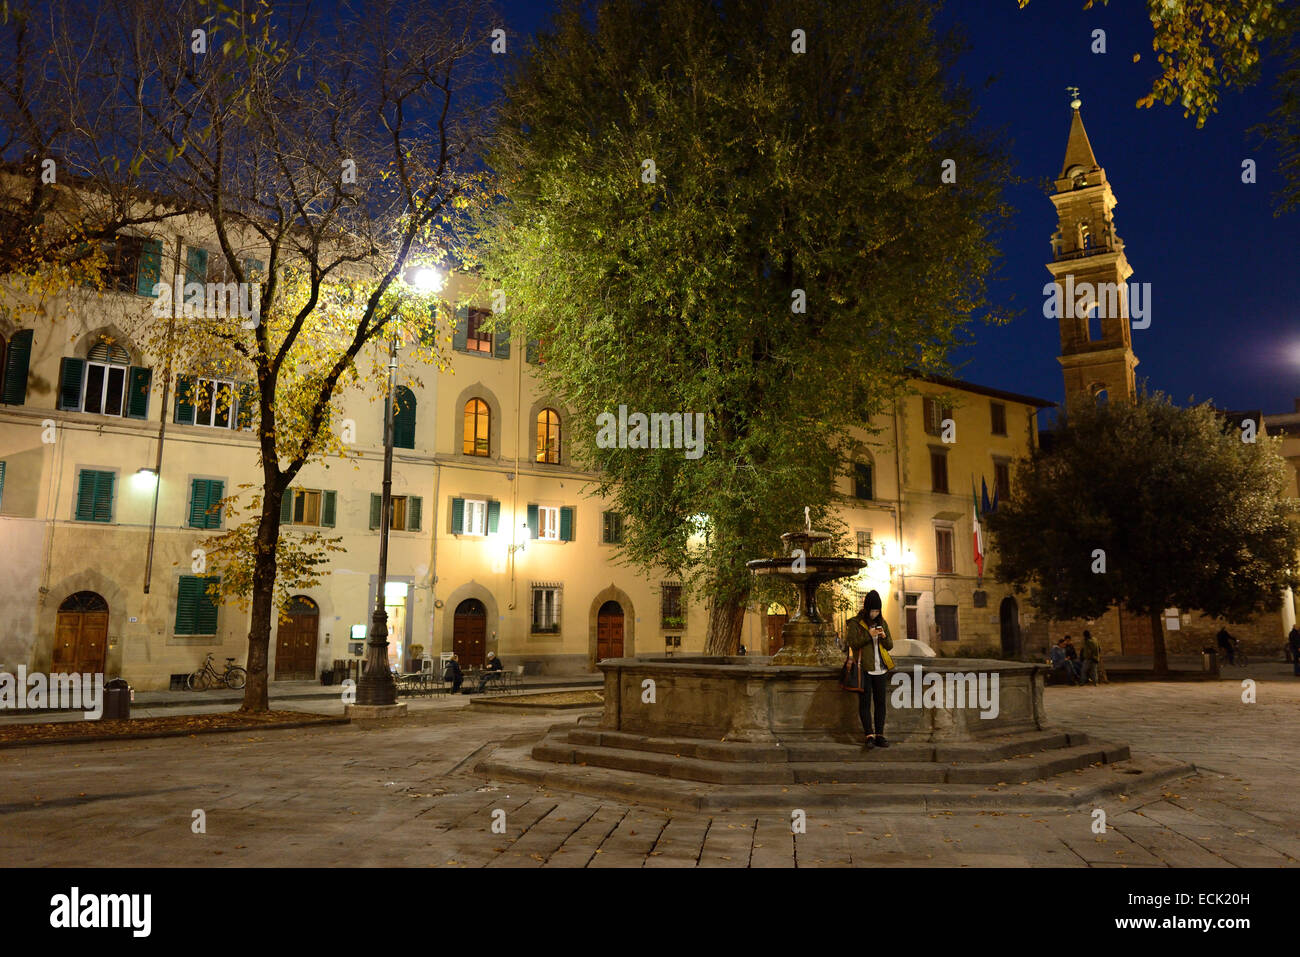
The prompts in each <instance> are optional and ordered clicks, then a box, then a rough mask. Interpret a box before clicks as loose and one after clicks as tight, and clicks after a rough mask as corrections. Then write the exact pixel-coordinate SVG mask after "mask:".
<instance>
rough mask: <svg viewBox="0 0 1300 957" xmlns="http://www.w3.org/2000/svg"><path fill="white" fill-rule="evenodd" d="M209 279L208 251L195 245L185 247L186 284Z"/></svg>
mask: <svg viewBox="0 0 1300 957" xmlns="http://www.w3.org/2000/svg"><path fill="white" fill-rule="evenodd" d="M207 281H208V251H207V250H206V249H199V248H197V247H195V246H188V247H186V249H185V284H186V285H187V286H188V285H189V284H190V283H192V282H197V283H200V284H203V283H206V282H207Z"/></svg>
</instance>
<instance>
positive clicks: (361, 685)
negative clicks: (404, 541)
mask: <svg viewBox="0 0 1300 957" xmlns="http://www.w3.org/2000/svg"><path fill="white" fill-rule="evenodd" d="M396 391H397V335H396V334H394V335H393V337H392V340H391V345H390V347H389V352H388V403H387V408H386V409H385V411H384V485H383V496H382V503H381V506H380V510H379V511H380V516H381V519H380V522H379V581H378V582H377V583H376V585H375V613H374V615H373V616H372V618H371V626H370V639H369V640H368V641H367V642H366V658H365V663H364V664H363V665H362V667H361V679H360V680H359V681H358V682H357V704H359V705H381V706H382V705H394V704H397V684H396V683H395V682H394V681H393V673H392V672H391V671H390V670H389V669H388V611H387V610H386V609H385V607H384V598H385V594H384V593H385V587H384V586H385V585H387V584H388V526H389V523H390V514H391V512H392V508H393V394H394V393H395V392H396Z"/></svg>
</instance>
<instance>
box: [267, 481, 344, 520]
mask: <svg viewBox="0 0 1300 957" xmlns="http://www.w3.org/2000/svg"><path fill="white" fill-rule="evenodd" d="M336 509H337V502H336V495H335V493H334V492H332V491H324V490H322V489H314V488H289V489H285V491H284V498H282V499H281V500H280V524H281V525H314V526H316V527H325V528H333V527H334V520H335V511H336Z"/></svg>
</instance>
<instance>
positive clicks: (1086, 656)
mask: <svg viewBox="0 0 1300 957" xmlns="http://www.w3.org/2000/svg"><path fill="white" fill-rule="evenodd" d="M1079 657H1080V658H1082V659H1083V660H1084V661H1100V660H1101V645H1099V644H1097V639H1096V638H1085V639H1083V652H1082V653H1081V654H1080V655H1079Z"/></svg>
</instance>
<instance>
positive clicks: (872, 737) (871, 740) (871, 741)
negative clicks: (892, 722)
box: [863, 734, 876, 751]
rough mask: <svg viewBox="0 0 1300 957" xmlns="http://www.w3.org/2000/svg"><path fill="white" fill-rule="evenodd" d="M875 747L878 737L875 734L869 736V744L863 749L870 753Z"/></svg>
mask: <svg viewBox="0 0 1300 957" xmlns="http://www.w3.org/2000/svg"><path fill="white" fill-rule="evenodd" d="M875 746H876V736H875V735H874V734H869V735H867V743H866V744H864V745H863V747H864V748H866V749H867V750H868V751H870V750H871V749H872V748H874V747H875Z"/></svg>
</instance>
